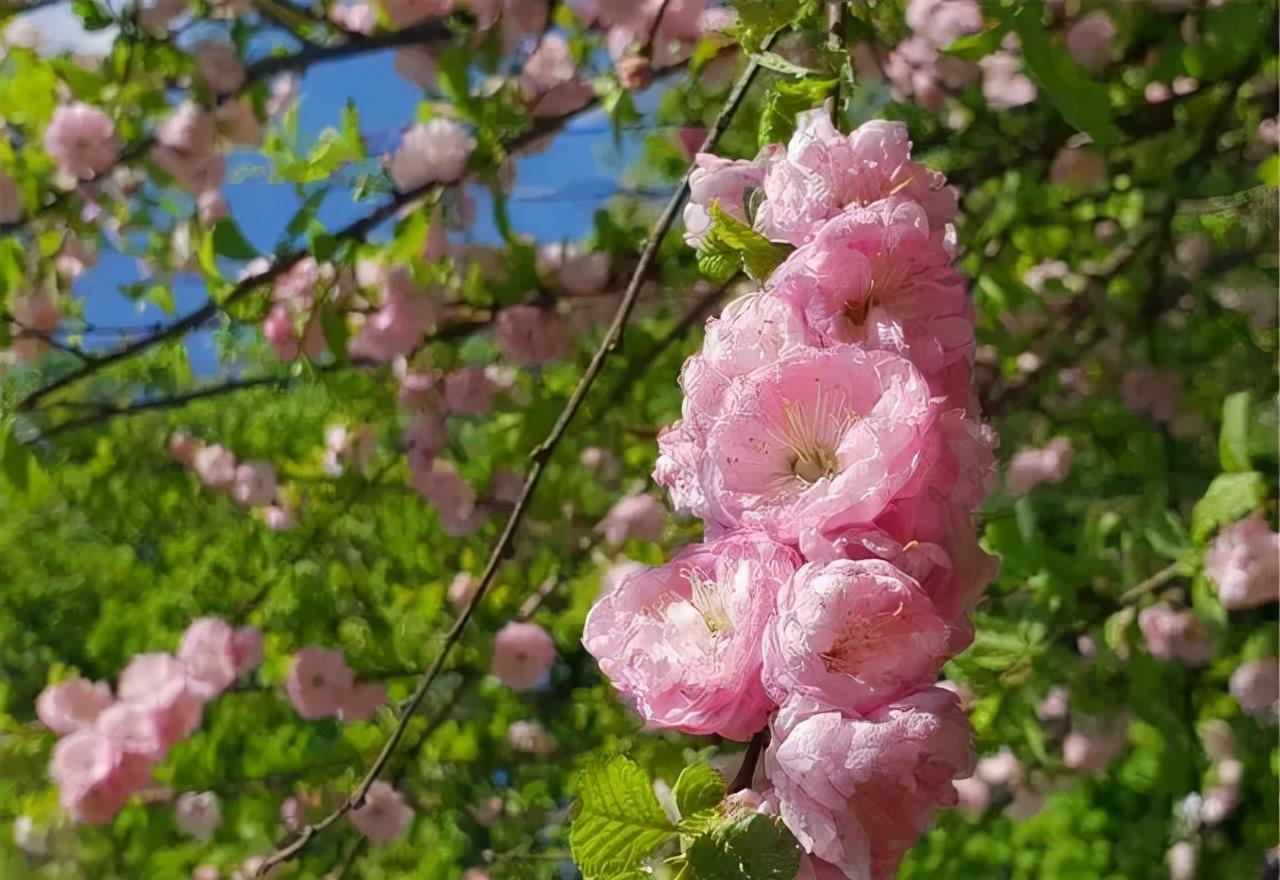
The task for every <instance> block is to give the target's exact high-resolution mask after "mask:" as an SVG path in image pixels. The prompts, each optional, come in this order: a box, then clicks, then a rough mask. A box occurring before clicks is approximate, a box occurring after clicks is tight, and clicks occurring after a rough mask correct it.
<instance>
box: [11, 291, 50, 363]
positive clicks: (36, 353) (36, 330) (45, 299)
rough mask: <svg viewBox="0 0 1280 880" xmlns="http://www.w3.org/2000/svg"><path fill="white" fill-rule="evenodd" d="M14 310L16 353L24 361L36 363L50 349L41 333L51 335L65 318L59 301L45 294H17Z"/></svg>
mask: <svg viewBox="0 0 1280 880" xmlns="http://www.w3.org/2000/svg"><path fill="white" fill-rule="evenodd" d="M11 308H12V312H13V337H14V338H13V342H12V349H13V352H14V353H15V354H16V355H17V356H18V357H19V358H20V359H21V360H22V361H23V362H25V363H34V362H35V361H36V360H38V359H39V358H40V356H41V355H43V354H44V353H45V352H46V351H48V349H49V344H48V343H47V342H45V340H44V339H41V338H40V336H48V335H49V334H51V333H53V332H54V331H55V330H57V329H58V323H59V322H60V321H61V320H62V316H61V314H60V313H59V312H58V304H57V303H56V302H55V301H54V299H53V297H51V296H48V295H46V294H43V293H33V294H29V295H27V296H19V297H15V298H14V300H13V303H12V307H11Z"/></svg>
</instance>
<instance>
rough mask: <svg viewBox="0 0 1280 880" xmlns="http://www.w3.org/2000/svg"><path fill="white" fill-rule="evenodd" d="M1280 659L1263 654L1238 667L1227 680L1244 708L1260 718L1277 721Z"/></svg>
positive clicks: (1237, 700)
mask: <svg viewBox="0 0 1280 880" xmlns="http://www.w3.org/2000/svg"><path fill="white" fill-rule="evenodd" d="M1277 664H1280V659H1277V658H1275V657H1263V658H1262V659H1261V660H1251V661H1249V662H1248V663H1242V664H1240V665H1239V666H1238V667H1236V670H1235V672H1233V673H1231V679H1230V681H1229V682H1228V683H1227V685H1228V689H1229V690H1230V691H1231V696H1233V697H1235V700H1236V702H1237V703H1239V704H1240V708H1241V709H1243V710H1244V711H1246V712H1248V713H1249V714H1250V715H1252V716H1253V717H1255V718H1257V719H1258V720H1259V721H1263V722H1266V723H1268V724H1274V723H1275V720H1276V702H1277V700H1280V667H1278V666H1277Z"/></svg>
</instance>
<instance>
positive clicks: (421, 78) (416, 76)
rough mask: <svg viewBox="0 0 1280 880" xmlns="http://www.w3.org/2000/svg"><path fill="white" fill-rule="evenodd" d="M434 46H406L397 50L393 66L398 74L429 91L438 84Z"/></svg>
mask: <svg viewBox="0 0 1280 880" xmlns="http://www.w3.org/2000/svg"><path fill="white" fill-rule="evenodd" d="M437 52H438V50H437V49H436V48H435V46H434V44H427V45H420V46H405V47H403V48H401V49H397V50H396V54H395V61H394V62H393V66H394V68H395V71H396V73H398V74H400V76H402V77H403V78H404V79H406V80H408V81H409V82H411V83H413V84H414V85H415V86H417V87H418V88H421V89H429V88H431V87H432V86H434V85H435V82H436V54H437Z"/></svg>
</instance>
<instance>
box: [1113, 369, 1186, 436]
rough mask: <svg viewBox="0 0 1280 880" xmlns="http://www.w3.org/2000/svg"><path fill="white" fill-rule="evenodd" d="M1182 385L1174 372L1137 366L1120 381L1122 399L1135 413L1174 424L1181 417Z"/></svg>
mask: <svg viewBox="0 0 1280 880" xmlns="http://www.w3.org/2000/svg"><path fill="white" fill-rule="evenodd" d="M1179 384H1180V382H1179V379H1178V374H1177V373H1176V372H1174V371H1173V370H1161V369H1157V368H1154V367H1134V368H1132V369H1131V370H1129V371H1128V372H1127V373H1125V374H1124V377H1123V378H1122V379H1121V380H1120V396H1121V399H1123V400H1124V405H1125V406H1126V407H1128V408H1129V409H1131V410H1133V411H1134V412H1136V413H1143V414H1146V415H1149V416H1151V418H1153V419H1155V420H1156V421H1157V422H1171V421H1173V419H1174V417H1175V416H1177V415H1178V397H1179Z"/></svg>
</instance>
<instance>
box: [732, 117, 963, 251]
mask: <svg viewBox="0 0 1280 880" xmlns="http://www.w3.org/2000/svg"><path fill="white" fill-rule="evenodd" d="M910 156H911V141H910V139H909V138H908V136H907V127H906V125H905V124H903V123H901V122H886V121H883V120H874V121H872V122H868V123H866V124H864V125H862V126H860V127H858V128H857V129H855V130H854V131H853V132H852V133H851V134H849V135H847V136H846V135H843V134H841V133H840V132H838V131H837V130H836V129H835V126H833V125H832V124H831V119H830V117H829V116H828V114H827V111H826V110H825V109H823V108H817V109H814V110H811V111H809V112H806V113H803V114H801V115H800V118H799V120H798V124H797V127H796V133H795V134H794V135H793V136H792V138H791V141H790V143H788V144H787V150H786V154H785V155H783V156H779V157H777V158H775V159H773V160H772V161H771V162H770V164H769V166H768V170H767V171H766V172H765V178H764V192H765V196H766V199H765V202H764V204H763V205H761V207H760V211H759V215H758V217H757V222H756V225H757V227H758V228H759V229H760V231H761V232H763V233H764V234H765V235H767V236H769V237H770V238H774V239H781V240H783V241H789V242H791V243H792V244H795V245H801V244H804V243H805V242H806V241H808V240H809V239H811V238H812V237H813V235H814V234H815V233H816V232H817V231H818V229H819V228H820V227H821V225H822V223H823V222H824V221H825V220H827V219H828V218H830V217H833V216H835V215H836V214H838V213H840V212H841V211H843V210H844V208H845V207H847V206H849V205H869V204H871V203H872V202H877V201H880V200H881V199H885V198H888V197H889V196H891V195H897V196H900V197H901V198H902V199H906V200H910V201H914V202H916V203H917V204H919V205H920V206H921V207H922V208H923V209H924V212H925V215H926V217H927V220H928V227H929V231H930V234H931V235H934V236H937V237H938V238H939V239H940V238H941V237H942V236H943V234H944V233H945V230H946V226H947V224H948V223H950V222H951V219H952V218H953V217H954V216H955V211H956V196H955V192H954V191H953V190H952V189H950V188H949V187H948V186H947V185H946V181H945V179H944V178H943V177H942V175H940V174H938V173H937V172H934V171H929V170H928V169H926V168H925V167H924V166H922V165H919V164H917V163H915V162H912V161H910Z"/></svg>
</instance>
